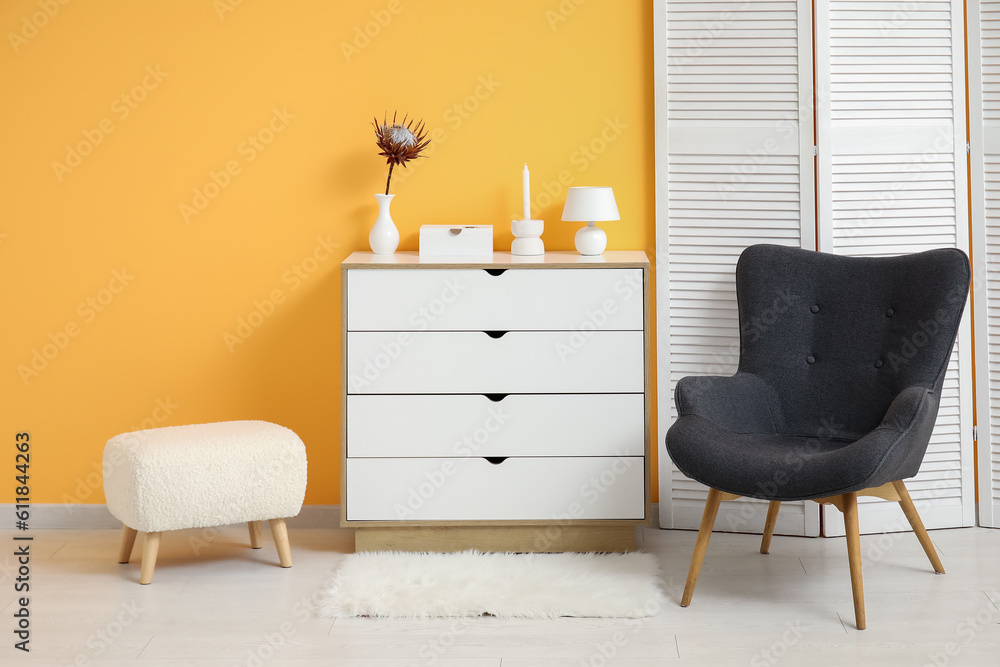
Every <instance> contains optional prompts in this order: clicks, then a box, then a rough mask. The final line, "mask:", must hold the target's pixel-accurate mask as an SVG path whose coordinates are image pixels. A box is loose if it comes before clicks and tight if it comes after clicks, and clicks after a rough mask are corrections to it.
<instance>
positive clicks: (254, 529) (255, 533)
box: [247, 521, 264, 549]
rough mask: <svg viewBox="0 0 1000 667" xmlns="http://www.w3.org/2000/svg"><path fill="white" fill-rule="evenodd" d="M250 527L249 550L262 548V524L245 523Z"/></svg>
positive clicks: (256, 522) (255, 522)
mask: <svg viewBox="0 0 1000 667" xmlns="http://www.w3.org/2000/svg"><path fill="white" fill-rule="evenodd" d="M247 526H249V527H250V548H251V549H260V548H261V547H262V546H264V524H262V523H261V522H260V521H247Z"/></svg>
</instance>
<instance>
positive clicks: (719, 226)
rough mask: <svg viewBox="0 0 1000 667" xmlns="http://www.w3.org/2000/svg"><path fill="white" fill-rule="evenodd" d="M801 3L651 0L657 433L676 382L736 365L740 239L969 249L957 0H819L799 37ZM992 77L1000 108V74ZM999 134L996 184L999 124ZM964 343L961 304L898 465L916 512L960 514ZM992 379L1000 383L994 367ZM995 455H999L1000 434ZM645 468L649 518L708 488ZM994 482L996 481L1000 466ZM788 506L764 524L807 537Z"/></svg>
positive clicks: (757, 522)
mask: <svg viewBox="0 0 1000 667" xmlns="http://www.w3.org/2000/svg"><path fill="white" fill-rule="evenodd" d="M984 4H987V3H984ZM988 4H996V3H988ZM812 6H813V3H812V2H808V1H801V0H800V1H798V2H796V1H794V0H788V1H786V2H745V1H734V2H727V1H722V2H709V3H697V2H675V1H673V0H667V1H666V2H663V1H662V0H661V1H658V2H657V3H655V5H654V20H655V22H656V31H657V36H656V37H657V38H656V40H655V47H656V49H657V50H656V53H655V67H656V70H655V79H656V81H655V84H656V85H655V95H656V127H657V131H656V165H657V173H656V187H657V205H656V206H657V209H656V210H657V233H656V238H657V257H656V260H657V265H656V266H657V317H658V322H657V332H658V333H657V337H658V350H659V354H658V395H659V409H658V421H659V433H658V445H659V446H660V447H661V448H662V446H663V439H664V435H665V432H666V429H667V428H668V427H669V426H670V424H671V423H672V422H673V420H674V419H675V418H676V413H675V408H674V403H673V387H674V385H675V384H676V382H677V380H678V379H680V378H681V377H683V376H685V375H701V374H720V375H728V374H731V373H732V372H733V371H734V370H735V367H736V363H737V361H738V351H739V347H738V331H737V327H738V325H737V317H736V304H735V295H734V275H733V270H734V267H735V262H736V259H737V257H738V255H739V253H740V252H741V251H742V249H743V248H745V247H746V246H748V245H751V244H753V243H761V242H768V243H782V244H787V245H793V246H800V247H804V248H810V249H814V248H815V249H819V250H823V251H826V252H836V253H841V254H851V255H890V254H899V253H905V252H915V251H919V250H923V249H926V248H932V247H943V246H953V247H959V248H963V249H967V248H968V247H969V246H968V241H969V239H968V217H967V206H966V202H967V199H966V191H967V171H966V163H965V97H964V94H965V87H964V86H965V80H964V79H965V73H964V53H963V46H964V40H963V37H964V26H963V9H962V3H961V2H954V1H951V2H949V1H943V2H937V1H933V0H921V1H920V2H910V3H898V2H879V1H875V0H865V1H838V0H816V4H815V7H816V17H815V44H814V43H813V38H814V23H813V16H812V14H811V12H812ZM995 16H997V17H1000V13H998V14H996V15H995ZM814 49H815V54H816V68H815V75H814V70H813V66H812V65H813V62H812V59H813V52H814ZM997 64H998V71H1000V52H998V63H997ZM814 76H815V81H814ZM996 84H997V88H996V95H995V97H994V103H995V104H996V105H997V109H998V111H997V114H996V116H997V122H998V125H1000V76H998V78H997V81H996ZM814 85H815V87H816V108H815V114H816V115H815V123H816V127H817V128H818V129H817V136H816V140H817V141H816V143H817V144H818V158H817V159H816V165H817V166H816V170H817V174H816V176H817V178H816V179H815V180H814V173H813V169H814V166H813V165H814V160H813V157H812V154H813V143H814V137H813V123H814V116H813V111H814V110H813V87H814ZM998 136H1000V135H998ZM997 149H998V151H997V153H996V154H995V155H996V159H995V161H994V162H993V164H994V165H995V166H996V172H995V173H997V181H995V184H996V185H997V186H998V187H1000V141H998V142H997ZM998 194H1000V191H998ZM814 206H815V208H814ZM815 211H818V219H817V218H816V217H815V216H816V213H815ZM817 233H818V238H816V234H817ZM997 239H1000V229H998V232H997V237H996V238H995V239H994V240H997ZM998 277H1000V274H998ZM998 294H1000V292H998ZM996 314H997V315H998V316H1000V301H998V304H997V310H996ZM997 323H998V324H1000V320H997ZM996 336H997V338H998V339H1000V330H998V332H997V334H996ZM971 351H972V350H971V334H970V325H969V318H968V317H967V318H966V321H965V322H964V323H963V326H962V331H961V333H960V335H959V341H958V343H957V344H956V346H955V350H954V352H953V357H952V362H951V368H950V370H949V374H948V377H947V379H946V384H945V389H944V393H943V396H942V402H941V411H940V416H939V419H938V423H937V426H936V428H935V432H934V436H933V439H932V442H931V445H930V447H929V448H928V453H927V457H926V458H925V461H924V465H923V466H922V468H921V471H920V474H919V475H918V477H916V478H915V479H913V480H910V481H908V487H909V488H910V490H911V495H912V496H913V498H914V501H915V503H916V504H917V507H918V509H919V511H920V512H921V515H922V516H923V519H924V522H925V524H926V525H927V526H928V527H945V526H967V525H972V523H973V522H974V518H975V517H974V509H975V508H974V504H973V497H974V489H973V484H974V481H973V477H974V475H973V443H972V418H971V405H972V401H971V396H972V393H971ZM995 354H996V353H995ZM998 359H1000V357H998ZM998 370H1000V369H998ZM996 382H997V385H996V386H997V390H996V392H995V395H996V397H997V400H1000V374H998V377H997V380H996ZM982 394H983V392H980V395H981V396H982ZM960 399H961V400H960ZM982 421H983V420H982V419H980V422H981V423H982ZM994 442H1000V437H998V438H996V439H995V440H994ZM998 447H1000V445H998ZM993 456H994V458H993V459H992V461H993V465H995V466H997V469H1000V450H998V449H996V448H995V449H994V450H993ZM659 473H660V523H661V525H662V526H664V527H680V528H695V527H697V526H698V524H699V522H700V516H701V512H702V509H703V508H704V499H705V490H704V487H702V486H701V485H698V484H696V483H694V482H692V481H691V480H689V479H687V478H686V477H684V476H683V475H681V474H680V473H679V472H678V471H676V470H675V469H674V468H673V466H672V464H671V462H670V460H669V457H667V456H666V454H665V452H663V451H662V449H661V456H660V470H659ZM991 479H992V483H993V484H994V487H993V488H1000V475H994V476H993V477H992V478H991ZM741 502H742V503H746V504H742V505H741V504H740V503H741ZM788 505H790V506H789V507H785V506H784V505H783V506H782V515H781V516H780V518H779V524H778V532H782V533H785V534H817V531H818V514H819V512H818V510H817V506H816V505H815V504H813V503H806V504H805V505H803V504H802V503H794V504H792V503H789V504H788ZM861 506H862V507H861V511H860V519H861V528H862V530H863V531H864V532H881V531H885V530H903V529H907V528H908V525H907V523H906V521H905V519H904V518H903V516H902V514H901V512H899V510H898V506H897V505H896V504H895V503H888V502H884V501H878V500H870V501H869V500H865V501H863V502H862V503H861ZM827 509H829V508H827ZM824 520H825V533H826V534H828V535H834V534H843V519H842V516H841V515H840V513H839V512H837V511H835V510H834V511H832V512H826V514H825V516H824ZM998 522H1000V513H998ZM762 524H763V506H761V505H760V504H758V503H757V501H736V502H734V503H724V504H723V506H722V509H721V510H720V514H719V519H718V521H717V523H716V527H717V528H718V529H722V530H747V531H752V532H757V531H759V530H760V529H761V526H762Z"/></svg>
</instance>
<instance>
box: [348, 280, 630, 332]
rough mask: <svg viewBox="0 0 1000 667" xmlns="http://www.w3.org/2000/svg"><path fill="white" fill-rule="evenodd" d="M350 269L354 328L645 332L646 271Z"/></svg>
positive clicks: (351, 324) (350, 325)
mask: <svg viewBox="0 0 1000 667" xmlns="http://www.w3.org/2000/svg"><path fill="white" fill-rule="evenodd" d="M490 271H492V272H493V273H499V275H492V274H491V273H490V272H489V271H488V270H487V269H393V270H383V271H376V270H371V269H351V270H348V271H347V327H348V330H350V331H423V330H436V331H447V330H451V331H487V330H504V331H515V330H535V329H541V330H575V329H581V328H583V329H590V328H596V329H599V330H641V329H642V328H643V319H644V317H643V303H642V293H643V289H642V269H506V270H504V269H491V270H490Z"/></svg>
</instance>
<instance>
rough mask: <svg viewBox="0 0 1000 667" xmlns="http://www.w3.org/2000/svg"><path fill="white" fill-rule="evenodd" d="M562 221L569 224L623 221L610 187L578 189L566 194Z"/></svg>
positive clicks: (571, 189) (572, 189)
mask: <svg viewBox="0 0 1000 667" xmlns="http://www.w3.org/2000/svg"><path fill="white" fill-rule="evenodd" d="M562 219H563V220H566V221H568V222H600V221H602V220H621V216H619V215H618V204H616V203H615V193H614V192H612V191H611V188H608V187H576V188H570V189H569V190H568V191H567V192H566V204H565V206H563V212H562Z"/></svg>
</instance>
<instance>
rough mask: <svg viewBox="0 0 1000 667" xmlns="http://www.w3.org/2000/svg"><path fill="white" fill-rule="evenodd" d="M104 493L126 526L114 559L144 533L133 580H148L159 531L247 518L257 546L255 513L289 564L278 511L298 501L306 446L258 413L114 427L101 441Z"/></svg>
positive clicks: (291, 511)
mask: <svg viewBox="0 0 1000 667" xmlns="http://www.w3.org/2000/svg"><path fill="white" fill-rule="evenodd" d="M104 470H105V475H104V495H105V497H106V499H107V503H108V510H109V511H110V512H111V514H112V515H113V516H114V517H115V518H117V519H119V520H120V521H121V522H122V523H123V524H125V528H124V531H123V534H122V546H121V552H120V554H119V558H118V562H119V563H127V562H128V561H129V558H130V556H131V554H132V546H133V544H135V537H136V534H137V533H139V532H142V533H145V534H146V535H145V541H144V544H143V549H142V567H141V573H140V576H139V583H142V584H148V583H150V582H152V581H153V568H154V567H156V553H157V551H158V549H159V545H160V533H162V532H163V531H165V530H179V529H182V528H204V527H209V526H222V525H226V524H232V523H243V522H247V523H248V524H249V526H250V545H251V546H252V547H253V548H254V549H259V548H260V547H261V536H262V525H261V522H262V521H265V520H266V521H268V522H269V523H270V525H271V533H272V535H273V536H274V543H275V546H276V547H277V550H278V559H279V560H280V562H281V566H282V567H291V566H292V556H291V550H290V549H289V546H288V531H287V529H286V527H285V518H287V517H292V516H295V515H296V514H298V513H299V510H301V509H302V500H303V498H304V497H305V492H306V448H305V445H303V444H302V440H300V439H299V437H298V436H297V435H295V433H294V432H292V431H290V430H289V429H287V428H285V427H283V426H278V425H277V424H271V423H268V422H263V421H231V422H217V423H214V424H193V425H190V426H168V427H165V428H154V429H149V430H145V431H135V432H132V433H123V434H122V435H117V436H115V437H113V438H111V439H110V440H108V442H107V444H106V445H105V446H104Z"/></svg>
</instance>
